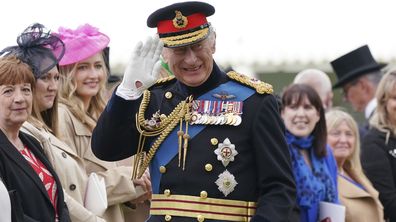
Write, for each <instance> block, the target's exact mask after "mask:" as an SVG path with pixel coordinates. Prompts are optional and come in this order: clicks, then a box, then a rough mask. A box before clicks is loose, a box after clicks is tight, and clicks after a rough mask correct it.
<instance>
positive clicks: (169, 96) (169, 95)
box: [165, 92, 173, 99]
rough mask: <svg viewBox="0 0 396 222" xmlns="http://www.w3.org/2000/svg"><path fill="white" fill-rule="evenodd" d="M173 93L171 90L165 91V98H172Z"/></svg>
mask: <svg viewBox="0 0 396 222" xmlns="http://www.w3.org/2000/svg"><path fill="white" fill-rule="evenodd" d="M172 96H173V95H172V93H171V92H166V93H165V98H167V99H170V98H172Z"/></svg>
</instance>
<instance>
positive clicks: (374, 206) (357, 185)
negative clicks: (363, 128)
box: [326, 109, 384, 222]
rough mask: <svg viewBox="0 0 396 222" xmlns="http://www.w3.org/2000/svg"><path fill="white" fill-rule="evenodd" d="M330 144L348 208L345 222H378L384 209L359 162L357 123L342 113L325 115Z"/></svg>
mask: <svg viewBox="0 0 396 222" xmlns="http://www.w3.org/2000/svg"><path fill="white" fill-rule="evenodd" d="M326 122H327V132H328V137H327V142H328V144H329V145H330V147H331V148H332V150H333V153H334V157H335V158H336V161H337V165H338V193H339V198H340V201H341V203H342V204H343V205H344V206H345V207H346V218H345V221H346V222H354V221H359V222H377V221H378V222H379V221H384V219H383V207H382V205H381V203H380V201H379V199H378V192H377V190H375V188H374V187H373V186H372V184H371V183H370V181H369V180H368V179H367V177H366V176H365V175H364V173H363V170H362V166H361V163H360V143H359V141H360V140H359V131H358V127H357V124H356V122H355V120H354V119H353V118H352V116H351V115H349V114H348V113H346V112H344V111H341V110H337V109H334V110H330V111H329V112H327V113H326Z"/></svg>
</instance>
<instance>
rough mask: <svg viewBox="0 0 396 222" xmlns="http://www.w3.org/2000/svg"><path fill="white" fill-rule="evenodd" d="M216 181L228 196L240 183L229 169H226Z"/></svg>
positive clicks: (221, 190)
mask: <svg viewBox="0 0 396 222" xmlns="http://www.w3.org/2000/svg"><path fill="white" fill-rule="evenodd" d="M215 183H216V185H217V187H218V189H219V190H220V192H222V193H223V194H224V196H227V195H228V194H230V193H231V192H232V191H234V189H235V187H236V185H237V184H238V183H237V182H236V180H235V177H234V175H232V174H231V173H230V172H228V170H225V171H224V172H223V173H221V174H220V175H219V178H218V179H217V180H216V182H215Z"/></svg>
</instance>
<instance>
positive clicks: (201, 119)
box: [191, 112, 242, 126]
mask: <svg viewBox="0 0 396 222" xmlns="http://www.w3.org/2000/svg"><path fill="white" fill-rule="evenodd" d="M241 122H242V118H241V116H240V114H237V113H220V114H218V115H211V114H200V113H198V112H193V113H192V115H191V124H192V125H194V124H203V125H231V126H238V125H239V124H241Z"/></svg>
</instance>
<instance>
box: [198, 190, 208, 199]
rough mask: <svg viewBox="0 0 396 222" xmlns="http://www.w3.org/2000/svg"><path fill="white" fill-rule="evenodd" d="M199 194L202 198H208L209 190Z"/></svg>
mask: <svg viewBox="0 0 396 222" xmlns="http://www.w3.org/2000/svg"><path fill="white" fill-rule="evenodd" d="M199 196H200V197H201V198H202V199H206V198H207V197H208V192H206V191H201V193H200V194H199Z"/></svg>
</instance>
